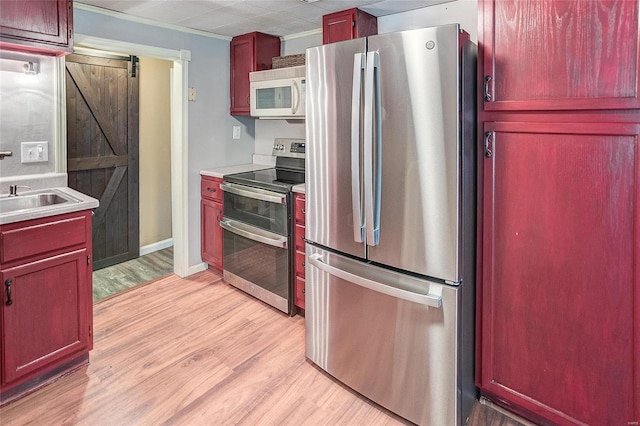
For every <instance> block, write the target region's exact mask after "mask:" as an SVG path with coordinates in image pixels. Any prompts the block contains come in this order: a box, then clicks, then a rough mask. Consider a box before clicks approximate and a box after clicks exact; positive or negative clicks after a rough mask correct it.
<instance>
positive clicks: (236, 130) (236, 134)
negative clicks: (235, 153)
mask: <svg viewBox="0 0 640 426" xmlns="http://www.w3.org/2000/svg"><path fill="white" fill-rule="evenodd" d="M233 139H240V126H233Z"/></svg>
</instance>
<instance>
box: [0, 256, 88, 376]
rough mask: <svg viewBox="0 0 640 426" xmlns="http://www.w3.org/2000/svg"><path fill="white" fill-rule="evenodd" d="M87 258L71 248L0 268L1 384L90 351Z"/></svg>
mask: <svg viewBox="0 0 640 426" xmlns="http://www.w3.org/2000/svg"><path fill="white" fill-rule="evenodd" d="M87 257H88V252H87V250H86V249H81V250H75V251H72V252H70V253H66V254H62V255H58V256H54V257H51V258H47V259H44V260H40V261H36V262H32V263H28V264H25V265H21V266H17V267H14V268H9V269H6V270H3V271H2V272H1V276H2V283H3V284H4V285H3V286H2V287H3V288H2V301H3V303H2V315H3V329H2V348H3V354H4V358H3V363H2V380H3V381H2V383H3V384H11V383H12V382H14V381H16V380H17V379H23V378H25V377H30V376H32V375H33V374H34V373H38V372H42V371H43V370H44V369H46V368H47V367H52V366H55V365H56V363H58V362H60V361H61V360H67V359H71V358H72V357H73V356H74V355H76V354H80V353H82V352H86V351H87V350H89V346H90V336H91V330H90V326H91V323H90V322H89V317H88V315H87V312H89V311H90V306H88V305H90V304H91V285H87V282H86V277H87V268H88V265H87ZM7 283H10V284H11V285H10V286H8V285H7ZM9 288H10V292H11V299H10V300H11V302H12V303H11V304H10V305H9V304H8V301H9V294H8V293H9V290H8V289H9Z"/></svg>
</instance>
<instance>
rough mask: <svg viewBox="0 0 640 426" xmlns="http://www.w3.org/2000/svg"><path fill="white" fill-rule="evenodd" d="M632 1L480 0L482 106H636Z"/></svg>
mask: <svg viewBox="0 0 640 426" xmlns="http://www.w3.org/2000/svg"><path fill="white" fill-rule="evenodd" d="M638 9H639V2H638V1H636V0H589V1H584V0H521V1H512V0H483V1H481V4H480V17H481V21H480V25H479V31H480V35H479V39H480V51H481V52H484V53H483V56H484V59H481V60H482V63H483V66H484V71H483V74H484V75H483V76H482V75H481V76H480V78H481V79H484V81H483V82H482V83H486V85H485V102H484V109H485V110H486V111H491V110H493V111H497V110H560V109H567V110H574V109H575V110H577V109H624V108H638V107H640V97H639V95H638V90H639V85H640V79H639V77H638V75H639V71H640V70H639V69H638V67H639V64H640V62H639V61H640V36H639V32H638V13H639V11H638ZM487 79H488V81H487Z"/></svg>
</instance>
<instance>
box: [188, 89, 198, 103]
mask: <svg viewBox="0 0 640 426" xmlns="http://www.w3.org/2000/svg"><path fill="white" fill-rule="evenodd" d="M189 100H190V101H195V100H196V88H195V87H189Z"/></svg>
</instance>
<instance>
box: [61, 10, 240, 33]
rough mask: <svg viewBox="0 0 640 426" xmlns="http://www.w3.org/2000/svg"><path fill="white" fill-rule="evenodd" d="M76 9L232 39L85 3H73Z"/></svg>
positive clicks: (139, 22) (169, 28)
mask: <svg viewBox="0 0 640 426" xmlns="http://www.w3.org/2000/svg"><path fill="white" fill-rule="evenodd" d="M73 8H74V9H79V10H85V11H87V12H93V13H99V14H101V15H106V16H111V17H112V18H117V19H122V20H125V21H130V22H136V23H138V24H144V25H151V26H153V27H158V28H164V29H167V30H173V31H179V32H182V33H187V34H195V35H199V36H203V37H209V38H216V39H219V40H226V41H230V40H231V37H228V36H222V35H218V34H214V33H210V32H207V31H200V30H194V29H191V28H186V27H181V26H180V25H173V24H166V23H164V22H158V21H154V20H153V19H147V18H141V17H139V16H133V15H127V14H126V13H122V12H115V11H113V10H108V9H103V8H101V7H96V6H91V5H88V4H84V3H78V2H74V3H73Z"/></svg>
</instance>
